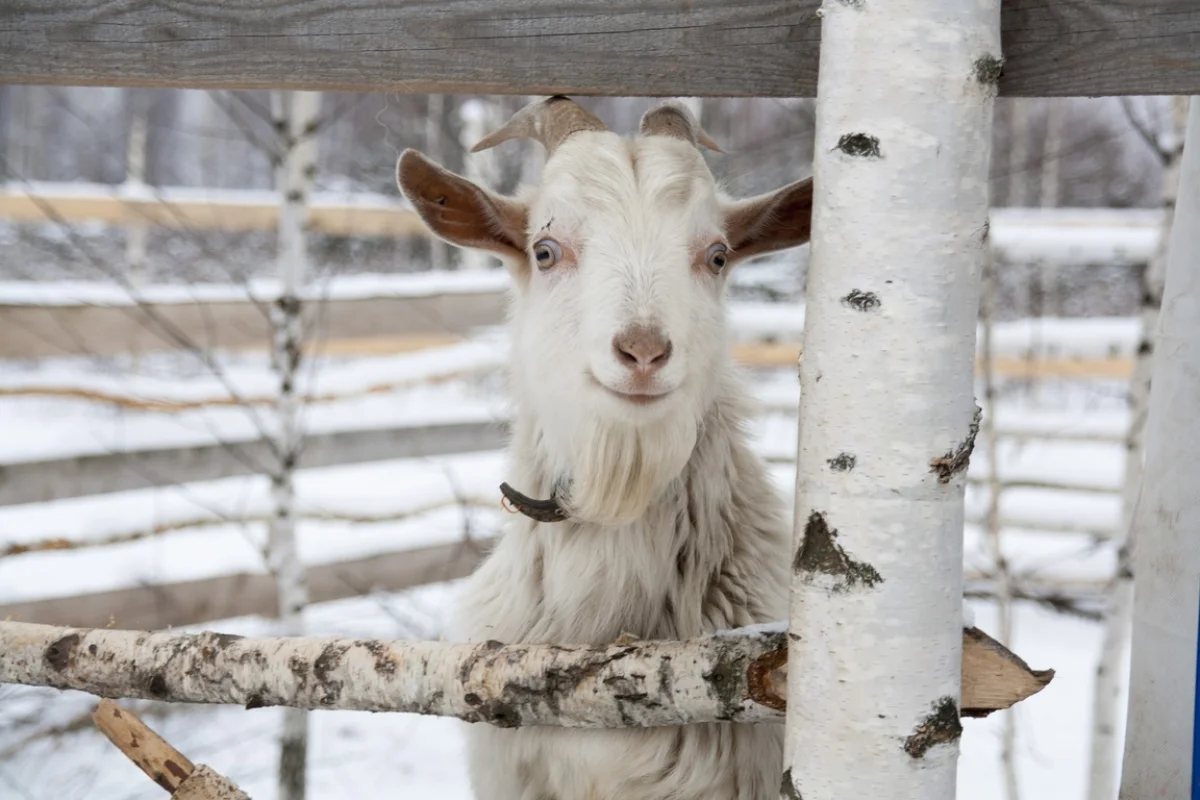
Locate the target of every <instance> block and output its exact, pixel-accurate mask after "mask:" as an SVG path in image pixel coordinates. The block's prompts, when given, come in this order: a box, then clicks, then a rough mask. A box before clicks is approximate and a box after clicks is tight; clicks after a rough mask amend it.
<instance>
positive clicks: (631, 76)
mask: <svg viewBox="0 0 1200 800" xmlns="http://www.w3.org/2000/svg"><path fill="white" fill-rule="evenodd" d="M819 6H820V0H740V1H739V2H729V0H691V2H686V3H683V2H679V0H609V2H605V3H592V2H584V1H583V0H456V1H455V2H444V3H430V2H418V1H417V0H396V1H395V2H390V3H379V2H376V0H312V2H306V3H262V2H261V1H260V0H190V2H187V3H146V2H142V0H63V1H62V2H54V3H47V2H41V1H40V0H16V1H15V2H6V3H3V4H0V53H4V58H3V59H0V82H5V83H54V84H78V85H110V86H178V87H196V88H209V89H218V88H222V89H238V88H240V89H246V88H280V89H323V90H352V91H377V92H463V93H496V94H554V93H565V94H575V95H586V94H592V95H641V96H667V95H694V96H718V97H719V96H761V97H802V96H808V97H811V96H813V94H814V93H815V91H816V79H817V62H818V49H819V42H820V20H819V19H818V17H817V14H816V12H817V9H818V8H819ZM1002 26H1003V50H1004V56H1005V58H1006V64H1005V68H1004V73H1003V76H1002V78H1001V81H1000V90H1001V92H1002V93H1003V94H1006V95H1010V96H1042V97H1049V96H1083V95H1125V94H1200V6H1198V5H1197V4H1196V3H1195V2H1193V0H1141V1H1140V2H1130V1H1129V0H1073V1H1072V2H1062V1H1061V0H1006V1H1005V2H1004V5H1003V20H1002ZM980 55H984V54H980ZM880 57H884V56H883V55H881V56H880ZM965 78H966V76H964V79H965Z"/></svg>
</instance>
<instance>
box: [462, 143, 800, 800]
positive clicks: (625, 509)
mask: <svg viewBox="0 0 1200 800" xmlns="http://www.w3.org/2000/svg"><path fill="white" fill-rule="evenodd" d="M527 198H528V203H529V226H528V227H529V243H530V244H532V243H534V242H536V241H537V240H538V239H539V238H541V237H542V236H544V235H551V236H553V237H554V238H555V239H557V240H558V241H559V242H561V243H563V244H564V245H567V246H568V247H569V249H570V251H571V252H573V253H574V254H575V259H576V260H575V262H574V263H572V264H570V265H563V266H558V267H555V268H553V269H550V270H548V271H546V272H540V271H539V270H538V269H537V268H536V267H532V268H531V269H530V268H529V267H525V266H523V265H514V273H515V274H517V275H518V280H517V281H515V283H516V285H517V288H516V291H515V297H514V302H513V307H512V314H511V321H510V325H511V330H512V336H513V343H514V346H513V352H514V357H513V363H512V391H513V397H514V400H515V404H516V417H515V421H514V432H513V441H512V443H511V446H510V453H509V454H510V457H511V470H510V477H509V483H511V484H512V485H513V486H514V487H515V488H517V489H518V490H520V491H522V492H524V493H526V494H529V495H535V496H539V497H546V496H548V495H549V494H550V493H551V491H552V489H553V486H554V484H555V482H556V481H557V480H559V479H561V478H563V477H569V478H570V479H571V481H572V485H571V489H570V496H569V508H570V511H571V512H572V519H571V520H569V521H566V522H558V523H552V524H545V523H535V522H532V521H531V520H529V519H526V518H524V517H515V518H514V519H513V521H512V523H511V524H510V525H509V526H508V529H507V530H506V531H505V533H504V535H503V536H502V538H501V540H500V542H499V543H498V544H497V546H496V549H495V551H494V552H493V553H492V554H491V555H490V556H489V558H488V559H487V561H486V562H485V563H484V564H483V565H482V566H481V567H480V568H479V570H478V571H477V572H476V573H475V574H474V575H473V576H472V577H471V578H470V579H468V581H467V582H466V586H465V588H464V591H463V595H462V598H461V604H460V607H459V609H458V613H457V615H456V619H455V622H454V625H453V630H452V631H451V635H452V636H453V637H454V638H457V639H462V640H468V641H482V640H487V639H496V640H500V641H502V642H529V643H558V644H599V643H605V642H611V641H613V640H614V639H616V638H617V637H618V636H619V635H620V634H622V633H626V632H627V633H632V634H634V635H635V636H639V637H643V638H665V639H679V638H686V637H691V636H697V635H700V634H703V633H709V632H713V631H716V630H720V629H724V628H732V627H737V626H743V625H749V624H754V623H760V622H767V621H771V620H777V619H782V618H784V617H785V616H786V605H787V603H786V600H787V598H786V565H787V563H788V560H789V554H788V550H789V547H788V544H789V540H790V530H789V526H788V524H787V522H786V515H785V513H784V509H783V506H782V501H781V499H780V497H779V496H778V493H777V492H776V491H775V489H774V487H773V486H772V485H771V483H770V481H769V478H768V476H767V474H766V470H765V468H764V465H763V464H762V462H761V461H760V459H759V458H758V457H757V456H756V455H755V454H753V453H752V452H751V450H750V448H749V446H748V445H747V442H746V436H745V433H744V431H743V427H742V426H743V420H744V418H745V415H746V410H745V407H744V406H745V404H744V401H743V399H742V392H741V389H740V383H739V379H738V378H737V376H736V375H735V372H734V369H733V367H732V365H731V363H730V359H729V355H728V343H727V341H726V335H725V321H724V305H723V292H724V286H723V282H724V277H723V276H721V277H718V276H714V275H712V274H710V273H707V272H705V271H704V269H703V252H704V250H705V249H706V248H707V247H708V245H709V244H710V243H711V242H712V241H714V240H719V239H720V238H721V235H722V230H721V227H722V221H723V219H724V215H723V211H722V208H723V206H724V204H725V202H726V201H725V200H724V199H723V198H721V197H720V196H719V195H718V192H717V190H716V187H715V184H714V181H713V179H712V176H711V175H710V174H709V172H708V170H707V168H706V167H705V165H704V162H703V159H702V158H701V157H700V155H699V153H698V152H697V151H696V150H695V148H693V147H692V146H691V145H689V144H687V143H686V142H682V141H679V140H675V139H670V138H667V137H662V136H653V137H644V138H639V139H634V140H632V141H629V140H624V139H621V138H620V137H617V136H616V135H614V134H612V133H607V132H603V133H601V132H587V133H579V134H576V135H575V136H573V137H572V138H571V139H570V140H568V141H567V142H565V143H564V144H563V145H562V146H561V147H560V148H559V149H558V150H556V151H555V153H554V155H553V157H552V158H551V159H550V160H549V161H548V163H547V165H546V169H545V170H544V173H543V177H542V183H541V185H540V186H539V187H537V188H536V189H535V190H533V191H531V192H530V193H529V194H528V195H527ZM697 253H699V257H700V262H699V263H700V265H701V268H700V269H697V268H696V263H697V262H696V259H697ZM633 324H640V325H649V326H654V327H656V328H658V329H660V330H661V331H663V332H664V333H665V334H666V335H667V337H669V339H670V341H671V343H672V346H673V352H672V355H671V358H670V360H669V361H668V362H667V364H666V366H664V367H663V368H662V369H661V370H660V371H659V372H658V373H656V374H655V376H654V378H653V389H654V391H655V392H656V393H658V392H662V393H665V396H663V397H662V399H660V400H658V401H656V402H654V403H650V404H645V405H634V404H632V403H630V402H629V401H627V400H625V399H622V398H621V397H620V396H618V395H616V394H614V390H615V391H617V392H620V391H625V390H626V389H627V387H628V382H629V370H628V369H627V367H625V366H624V365H623V364H622V363H621V362H620V361H619V360H618V358H617V357H616V355H615V354H614V351H613V347H612V340H613V337H614V336H615V335H616V334H618V333H619V332H620V331H622V330H624V329H625V328H627V327H628V326H630V325H633ZM606 387H607V388H606ZM782 737H783V730H782V726H773V725H757V726H754V725H733V724H708V725H690V726H683V727H678V728H658V729H648V730H622V731H596V730H574V729H572V730H568V729H557V728H532V729H519V730H508V729H498V728H493V727H490V726H488V725H486V724H478V725H473V726H471V727H470V729H469V731H468V745H469V763H470V773H471V780H472V783H473V785H474V788H475V793H476V796H477V797H479V798H480V800H700V798H705V800H709V799H711V798H722V799H725V798H736V799H737V800H766V799H767V798H772V800H773V798H775V797H776V796H777V795H778V792H779V782H780V772H781V769H782V746H783V742H782Z"/></svg>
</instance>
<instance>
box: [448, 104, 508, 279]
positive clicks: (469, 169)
mask: <svg viewBox="0 0 1200 800" xmlns="http://www.w3.org/2000/svg"><path fill="white" fill-rule="evenodd" d="M459 116H460V117H461V119H462V130H461V137H462V138H461V141H462V146H463V150H464V151H465V152H466V157H465V158H466V162H465V167H464V170H463V171H464V173H465V175H464V177H466V178H468V179H470V180H472V181H474V182H475V183H477V184H479V185H480V186H489V187H493V186H495V182H494V179H495V177H496V159H497V158H498V156H497V154H496V151H495V150H491V149H488V150H483V151H481V152H478V153H472V152H471V148H472V147H474V146H475V145H476V144H478V143H479V141H480V140H481V139H483V138H484V137H485V136H487V135H488V134H489V133H491V132H492V131H493V130H495V129H496V128H498V127H499V125H500V123H499V121H498V120H497V119H496V111H495V108H494V107H493V104H492V103H489V102H486V101H484V100H478V99H471V100H467V101H465V102H463V104H462V105H461V106H459ZM458 263H459V268H460V269H463V270H472V271H475V270H484V269H488V268H490V267H493V266H497V265H498V264H499V261H498V260H497V259H495V258H493V257H492V256H490V255H488V254H487V253H485V252H484V251H482V250H462V251H461V252H460V253H459V262H458Z"/></svg>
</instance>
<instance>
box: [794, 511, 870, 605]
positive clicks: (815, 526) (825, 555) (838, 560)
mask: <svg viewBox="0 0 1200 800" xmlns="http://www.w3.org/2000/svg"><path fill="white" fill-rule="evenodd" d="M792 571H793V572H797V573H800V572H804V573H808V574H809V575H812V574H814V573H818V572H819V573H822V574H825V575H830V576H832V577H833V578H834V581H835V582H834V586H833V591H834V592H838V593H840V592H845V591H847V590H849V589H850V587H852V586H855V585H857V584H862V585H863V586H865V587H867V588H870V587H872V586H875V585H876V584H879V583H883V577H882V576H881V575H880V574H879V572H878V571H876V569H875V568H874V567H872V566H871V565H870V564H864V563H862V562H860V561H855V560H854V559H852V558H851V557H850V556H849V555H847V554H846V551H845V550H843V549H842V547H841V545H839V544H838V543H837V531H836V530H834V529H832V528H830V527H829V523H828V522H826V521H825V515H824V514H822V513H821V512H819V511H814V512H812V513H811V514H809V515H808V522H807V523H805V525H804V542H803V543H802V544H801V545H800V549H799V550H797V551H796V557H795V559H794V560H793V561H792Z"/></svg>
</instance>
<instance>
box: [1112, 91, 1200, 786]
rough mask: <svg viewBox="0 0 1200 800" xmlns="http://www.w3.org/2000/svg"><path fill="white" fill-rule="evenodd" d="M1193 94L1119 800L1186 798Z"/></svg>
mask: <svg viewBox="0 0 1200 800" xmlns="http://www.w3.org/2000/svg"><path fill="white" fill-rule="evenodd" d="M1198 409H1200V99H1197V98H1195V97H1193V98H1192V99H1191V109H1190V112H1189V114H1188V124H1187V139H1186V144H1185V146H1184V151H1183V163H1182V166H1181V169H1180V179H1179V198H1178V202H1177V204H1176V207H1175V224H1174V225H1173V226H1172V229H1171V243H1170V247H1169V252H1168V256H1167V274H1166V280H1165V285H1164V288H1163V301H1162V311H1161V313H1160V316H1159V329H1158V336H1157V343H1156V346H1155V354H1154V376H1153V382H1152V384H1151V386H1150V411H1149V415H1148V417H1147V422H1146V459H1145V466H1144V473H1143V474H1144V476H1145V479H1144V480H1143V481H1142V489H1141V492H1140V495H1139V498H1138V502H1137V507H1136V510H1135V511H1134V515H1133V527H1132V529H1131V533H1132V538H1133V540H1134V541H1135V542H1136V543H1137V551H1136V555H1135V573H1134V581H1135V590H1134V606H1133V639H1132V646H1131V648H1130V649H1131V652H1132V660H1131V664H1130V685H1129V709H1128V716H1127V722H1126V735H1125V758H1124V764H1123V768H1122V772H1121V798H1122V800H1150V798H1159V797H1194V796H1195V792H1196V786H1195V782H1196V779H1197V776H1196V774H1195V773H1194V770H1195V769H1196V768H1197V766H1200V765H1197V764H1195V763H1194V761H1193V759H1194V750H1193V744H1194V743H1193V730H1194V727H1193V726H1194V725H1195V724H1196V719H1195V712H1196V706H1195V701H1196V679H1197V663H1196V662H1197V653H1196V645H1197V618H1198V616H1200V597H1198V592H1200V547H1198V546H1197V544H1198V542H1197V536H1198V535H1200V533H1198V532H1200V415H1198V413H1197V412H1198Z"/></svg>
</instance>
